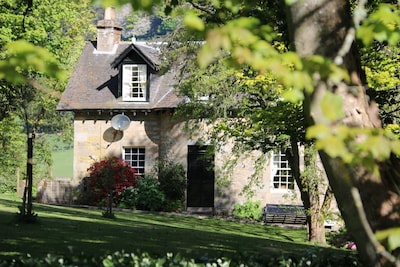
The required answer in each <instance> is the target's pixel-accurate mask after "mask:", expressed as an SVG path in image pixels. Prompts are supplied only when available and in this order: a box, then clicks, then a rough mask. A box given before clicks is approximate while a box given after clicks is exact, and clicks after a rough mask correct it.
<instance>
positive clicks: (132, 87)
mask: <svg viewBox="0 0 400 267" xmlns="http://www.w3.org/2000/svg"><path fill="white" fill-rule="evenodd" d="M122 100H123V101H146V100H147V66H146V65H144V64H140V65H138V64H125V65H123V66H122Z"/></svg>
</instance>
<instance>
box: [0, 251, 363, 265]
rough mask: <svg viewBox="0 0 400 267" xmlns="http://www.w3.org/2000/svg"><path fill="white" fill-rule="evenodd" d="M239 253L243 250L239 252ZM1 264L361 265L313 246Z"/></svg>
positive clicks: (123, 254) (32, 259) (79, 255)
mask: <svg viewBox="0 0 400 267" xmlns="http://www.w3.org/2000/svg"><path fill="white" fill-rule="evenodd" d="M239 254H240V253H239ZM0 266H1V267H3V266H7V267H17V266H32V267H39V266H40V267H47V266H52V267H72V266H103V267H114V266H120V267H124V266H160V267H161V266H163V267H167V266H186V267H195V266H220V267H223V266H244V267H245V266H252V267H261V266H264V267H268V266H271V267H302V266H304V267H305V266H326V267H333V266H335V267H344V266H346V267H351V266H360V263H359V262H358V259H357V258H356V256H355V255H353V254H349V253H344V255H343V257H337V256H336V257H332V255H330V254H327V253H324V252H323V251H318V250H316V249H310V250H308V251H305V252H304V255H302V256H295V255H278V256H271V257H268V259H263V258H262V257H254V256H249V255H238V256H237V257H235V258H234V259H229V258H209V257H207V256H206V255H205V256H204V257H203V258H201V259H188V258H185V257H183V256H181V255H179V254H176V255H174V254H173V253H167V254H166V255H163V256H159V257H155V256H152V255H149V254H148V253H145V252H144V253H140V252H138V253H130V252H125V251H116V252H114V253H110V254H107V255H103V256H97V257H94V256H90V255H85V254H83V253H74V254H72V253H71V255H64V256H57V255H52V254H48V255H46V256H45V257H43V258H35V257H31V256H20V257H18V258H16V259H11V260H7V259H3V260H0Z"/></svg>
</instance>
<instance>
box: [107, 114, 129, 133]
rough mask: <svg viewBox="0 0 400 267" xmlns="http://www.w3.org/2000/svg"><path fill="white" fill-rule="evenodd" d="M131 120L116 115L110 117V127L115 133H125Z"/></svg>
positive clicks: (122, 115)
mask: <svg viewBox="0 0 400 267" xmlns="http://www.w3.org/2000/svg"><path fill="white" fill-rule="evenodd" d="M130 123H131V120H130V119H129V117H128V116H126V115H124V114H118V115H115V116H114V117H112V119H111V126H112V127H113V128H114V129H115V130H117V131H125V130H126V129H128V127H129V124H130Z"/></svg>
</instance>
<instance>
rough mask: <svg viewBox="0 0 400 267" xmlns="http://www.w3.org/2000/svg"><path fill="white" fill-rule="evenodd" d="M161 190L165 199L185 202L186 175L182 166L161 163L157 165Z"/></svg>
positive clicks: (167, 162)
mask: <svg viewBox="0 0 400 267" xmlns="http://www.w3.org/2000/svg"><path fill="white" fill-rule="evenodd" d="M156 169H157V173H158V181H159V182H160V189H161V190H162V191H163V192H164V194H165V197H166V198H167V199H168V200H172V201H182V203H183V201H184V200H185V191H186V175H185V169H184V168H183V166H182V165H181V164H177V163H172V162H169V161H159V162H158V163H157V165H156Z"/></svg>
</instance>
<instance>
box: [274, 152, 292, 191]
mask: <svg viewBox="0 0 400 267" xmlns="http://www.w3.org/2000/svg"><path fill="white" fill-rule="evenodd" d="M293 189H294V179H293V176H292V170H291V169H290V166H289V162H288V160H287V157H286V155H285V153H283V152H282V151H280V150H278V151H276V152H274V153H273V156H272V190H274V191H275V190H276V191H287V190H293Z"/></svg>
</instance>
